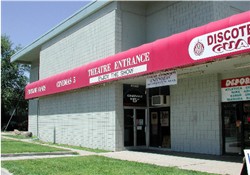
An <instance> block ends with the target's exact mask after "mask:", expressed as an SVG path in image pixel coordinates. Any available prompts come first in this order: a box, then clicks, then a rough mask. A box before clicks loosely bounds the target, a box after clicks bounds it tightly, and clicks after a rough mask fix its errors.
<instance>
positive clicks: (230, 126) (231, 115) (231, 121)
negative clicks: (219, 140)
mask: <svg viewBox="0 0 250 175" xmlns="http://www.w3.org/2000/svg"><path fill="white" fill-rule="evenodd" d="M222 120H223V135H224V137H223V138H224V152H225V153H229V154H242V153H243V149H249V148H250V101H246V102H230V103H222Z"/></svg>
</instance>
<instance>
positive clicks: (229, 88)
mask: <svg viewBox="0 0 250 175" xmlns="http://www.w3.org/2000/svg"><path fill="white" fill-rule="evenodd" d="M221 95H222V102H231V101H246V100H250V76H246V77H238V78H231V79H225V80H222V81H221Z"/></svg>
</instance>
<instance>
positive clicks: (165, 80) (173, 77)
mask: <svg viewBox="0 0 250 175" xmlns="http://www.w3.org/2000/svg"><path fill="white" fill-rule="evenodd" d="M174 84H177V73H176V71H171V72H166V73H165V74H162V75H156V76H154V77H152V78H147V80H146V87H147V88H154V87H160V86H168V85H174Z"/></svg>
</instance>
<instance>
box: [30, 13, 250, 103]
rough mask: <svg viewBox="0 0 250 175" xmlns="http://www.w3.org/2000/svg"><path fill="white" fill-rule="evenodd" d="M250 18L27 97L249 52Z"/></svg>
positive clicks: (38, 86)
mask: <svg viewBox="0 0 250 175" xmlns="http://www.w3.org/2000/svg"><path fill="white" fill-rule="evenodd" d="M249 19H250V11H248V12H244V13H241V14H237V15H234V16H231V17H229V18H225V19H223V20H220V21H216V22H213V23H209V24H207V25H204V26H201V27H198V28H194V29H191V30H188V31H186V32H182V33H179V34H175V35H172V36H169V37H167V38H163V39H159V40H156V41H154V42H152V43H148V44H144V45H142V46H139V47H137V48H133V49H130V50H127V51H124V52H120V53H118V54H116V55H113V56H110V57H107V58H103V59H100V60H97V61H94V62H91V63H88V64H85V65H82V66H80V67H78V68H75V69H72V70H69V71H66V72H63V73H60V74H57V75H53V76H51V77H48V78H46V79H42V80H39V81H36V82H33V83H30V84H28V85H27V86H26V88H25V98H26V99H31V98H36V97H40V96H45V95H50V94H55V93H60V92H65V91H69V90H74V89H79V88H84V87H88V86H93V85H97V84H102V83H106V82H111V81H116V80H120V79H125V78H132V77H136V76H140V75H145V74H149V73H153V72H157V71H163V70H164V71H165V70H169V69H176V68H180V67H188V66H192V65H194V64H196V65H197V64H202V63H206V62H209V61H212V60H215V59H219V58H223V57H227V56H232V55H237V54H243V53H249V52H250V46H249V45H250V23H249ZM209 50H210V51H209ZM173 76H175V75H173ZM162 79H166V77H163V78H162ZM172 80H173V81H174V78H173V79H172Z"/></svg>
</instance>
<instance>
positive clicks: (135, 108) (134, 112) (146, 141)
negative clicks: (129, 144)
mask: <svg viewBox="0 0 250 175" xmlns="http://www.w3.org/2000/svg"><path fill="white" fill-rule="evenodd" d="M125 109H132V110H133V125H134V126H133V129H134V146H137V133H136V131H137V130H136V129H137V128H136V110H137V109H144V110H145V128H144V129H145V143H146V144H145V146H148V143H149V142H148V134H149V128H148V126H149V123H148V122H149V120H148V108H147V107H134V106H126V107H125V106H124V107H123V112H124V110H125ZM123 118H124V114H123ZM123 123H124V122H123ZM123 131H124V129H123ZM123 142H124V141H123Z"/></svg>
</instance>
